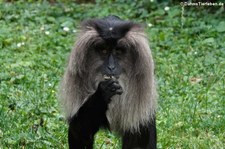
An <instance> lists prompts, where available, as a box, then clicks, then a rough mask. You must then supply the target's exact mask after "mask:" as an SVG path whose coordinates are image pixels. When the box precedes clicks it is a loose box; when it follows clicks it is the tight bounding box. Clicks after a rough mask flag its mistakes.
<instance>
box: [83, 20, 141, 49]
mask: <svg viewBox="0 0 225 149" xmlns="http://www.w3.org/2000/svg"><path fill="white" fill-rule="evenodd" d="M83 26H84V27H92V28H94V29H95V30H96V31H97V32H98V34H99V36H100V37H101V38H102V39H103V40H104V41H105V42H106V43H107V44H108V45H115V44H116V43H117V41H118V40H119V39H121V38H123V37H124V36H125V35H126V34H127V32H129V31H130V30H131V29H132V28H133V27H140V25H139V24H137V23H134V22H131V21H124V20H121V19H120V18H119V17H117V16H108V17H105V18H103V19H91V20H87V21H85V22H83Z"/></svg>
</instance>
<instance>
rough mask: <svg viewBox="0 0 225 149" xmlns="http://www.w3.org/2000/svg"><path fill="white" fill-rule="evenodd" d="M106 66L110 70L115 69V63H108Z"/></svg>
mask: <svg viewBox="0 0 225 149" xmlns="http://www.w3.org/2000/svg"><path fill="white" fill-rule="evenodd" d="M107 68H108V69H109V70H110V71H113V70H115V68H116V67H115V65H108V66H107Z"/></svg>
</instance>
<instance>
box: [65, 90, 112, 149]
mask: <svg viewBox="0 0 225 149" xmlns="http://www.w3.org/2000/svg"><path fill="white" fill-rule="evenodd" d="M101 98H102V97H101V96H100V95H99V94H98V93H95V94H94V95H92V96H91V97H90V98H89V99H88V101H87V102H86V103H85V104H84V105H83V106H82V107H81V108H80V109H79V111H78V113H77V114H76V115H75V116H74V117H73V118H72V119H71V120H70V121H69V132H68V141H69V148H70V149H92V148H93V147H92V146H93V141H94V135H95V133H96V132H97V131H98V130H99V128H100V126H105V125H107V124H108V121H107V118H106V116H105V112H106V110H107V104H106V103H104V102H102V100H101Z"/></svg>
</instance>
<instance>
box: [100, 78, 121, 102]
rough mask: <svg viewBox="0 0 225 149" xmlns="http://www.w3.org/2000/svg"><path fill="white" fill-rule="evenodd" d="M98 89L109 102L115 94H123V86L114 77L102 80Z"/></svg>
mask: <svg viewBox="0 0 225 149" xmlns="http://www.w3.org/2000/svg"><path fill="white" fill-rule="evenodd" d="M98 90H99V92H100V93H101V95H102V97H103V99H104V100H105V101H107V102H110V98H111V97H112V96H113V95H116V94H118V95H121V94H122V93H123V90H122V87H121V86H120V84H119V82H118V81H117V80H112V79H109V80H104V81H102V82H100V84H99V87H98Z"/></svg>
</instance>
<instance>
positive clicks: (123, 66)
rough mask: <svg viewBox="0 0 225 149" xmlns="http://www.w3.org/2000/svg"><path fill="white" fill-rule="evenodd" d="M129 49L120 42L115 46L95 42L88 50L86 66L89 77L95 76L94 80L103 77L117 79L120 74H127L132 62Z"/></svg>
mask: <svg viewBox="0 0 225 149" xmlns="http://www.w3.org/2000/svg"><path fill="white" fill-rule="evenodd" d="M129 51H130V50H129V48H127V47H125V46H123V45H122V44H121V43H118V44H115V46H110V45H107V44H105V43H100V44H96V45H95V46H93V47H92V48H91V49H89V50H88V57H87V61H86V67H88V68H87V70H91V72H89V74H90V75H91V76H90V77H95V79H94V80H95V81H98V82H99V81H102V80H104V79H119V78H120V76H121V75H126V74H128V73H129V72H130V71H131V69H132V64H134V63H133V62H132V61H134V60H132V54H131V53H130V52H129ZM90 80H93V78H92V79H90Z"/></svg>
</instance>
